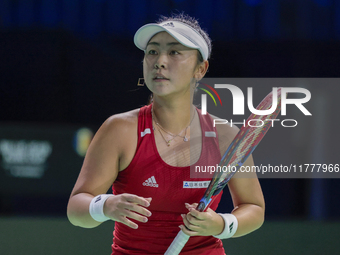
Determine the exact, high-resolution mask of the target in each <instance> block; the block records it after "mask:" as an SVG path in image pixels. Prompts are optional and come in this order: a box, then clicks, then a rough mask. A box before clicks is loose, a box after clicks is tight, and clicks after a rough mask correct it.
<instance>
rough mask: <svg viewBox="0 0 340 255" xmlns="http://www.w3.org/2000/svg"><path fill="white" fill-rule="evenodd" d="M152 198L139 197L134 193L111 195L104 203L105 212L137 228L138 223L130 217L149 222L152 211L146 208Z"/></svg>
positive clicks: (108, 215)
mask: <svg viewBox="0 0 340 255" xmlns="http://www.w3.org/2000/svg"><path fill="white" fill-rule="evenodd" d="M151 200H152V198H151V197H149V198H144V197H139V196H136V195H133V194H126V193H124V194H120V195H115V196H111V197H109V198H108V199H107V200H106V201H105V204H104V208H103V211H104V214H105V216H107V217H109V218H110V219H112V220H114V221H117V222H121V223H123V224H125V225H127V226H129V227H130V228H133V229H137V228H138V225H137V224H136V223H134V222H132V221H131V220H129V219H128V218H130V219H134V220H136V221H139V222H143V223H145V222H147V221H148V217H150V216H151V212H150V211H149V210H148V209H146V207H149V206H150V202H151Z"/></svg>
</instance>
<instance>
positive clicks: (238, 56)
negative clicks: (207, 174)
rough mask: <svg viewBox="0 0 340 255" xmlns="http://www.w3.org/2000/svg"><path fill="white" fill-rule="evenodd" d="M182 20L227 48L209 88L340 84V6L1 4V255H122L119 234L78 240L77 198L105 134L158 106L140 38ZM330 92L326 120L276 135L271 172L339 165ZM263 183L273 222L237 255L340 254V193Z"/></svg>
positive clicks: (331, 1) (305, 121)
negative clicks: (113, 124)
mask: <svg viewBox="0 0 340 255" xmlns="http://www.w3.org/2000/svg"><path fill="white" fill-rule="evenodd" d="M181 11H184V12H185V13H187V14H189V15H192V16H194V17H196V18H198V19H199V21H200V23H201V25H202V27H203V28H205V29H206V30H207V31H208V32H209V34H210V37H211V38H212V40H213V54H212V57H211V60H210V68H209V72H208V74H207V76H206V77H233V78H235V77H240V78H241V77H242V78H247V77H249V78H256V77H272V78H275V77H276V78H283V77H287V78H288V77H292V78H297V77H305V78H315V77H321V78H329V77H339V73H340V65H339V59H340V1H336V0H211V1H206V0H166V1H153V0H125V1H124V0H0V107H1V111H0V161H1V162H0V254H20V253H25V254H110V249H111V248H110V245H111V242H112V231H113V229H114V223H112V222H106V223H104V224H102V225H101V226H100V227H98V228H96V229H80V228H77V227H74V226H72V225H71V224H70V223H69V222H68V221H67V218H66V206H67V201H68V197H69V195H70V192H71V190H72V188H73V185H74V183H75V181H76V178H77V176H78V173H79V170H80V168H81V165H82V161H83V159H84V155H85V153H86V149H87V146H88V144H89V143H90V141H91V138H92V136H93V134H94V133H95V132H96V130H97V129H98V128H99V126H100V125H101V124H102V123H103V122H104V121H105V119H106V118H108V117H109V116H111V115H113V114H116V113H120V112H124V111H128V110H131V109H135V108H138V107H141V106H143V105H145V104H146V103H147V99H148V96H149V92H148V90H147V88H145V87H137V81H138V78H141V77H142V63H141V62H142V59H143V52H142V51H140V50H139V49H137V48H136V47H135V46H134V44H133V35H134V33H135V31H136V30H137V29H138V28H139V27H140V26H142V25H144V24H146V23H150V22H154V21H155V20H157V19H158V18H159V15H165V16H167V15H170V14H171V13H178V12H181ZM327 80H328V79H326V80H319V81H320V82H316V83H310V84H309V83H308V84H306V83H304V84H305V85H300V87H306V88H308V89H309V90H310V92H311V94H312V99H311V101H310V102H309V103H308V104H307V108H308V109H309V110H310V111H311V112H312V114H313V116H312V117H309V118H307V117H305V116H302V115H301V113H300V115H294V116H295V117H296V118H298V119H299V120H301V121H300V122H299V128H296V129H294V130H289V131H286V132H283V131H282V130H281V131H280V129H275V131H270V132H269V134H268V137H266V139H265V140H264V141H263V144H262V145H261V146H260V147H259V149H258V150H257V151H256V153H255V154H254V157H255V159H258V162H267V163H268V162H270V163H271V164H273V165H275V164H276V165H280V164H282V163H287V164H288V163H289V164H291V163H292V164H305V163H322V164H339V157H338V152H339V149H338V148H337V144H338V143H339V137H338V135H336V134H337V133H338V128H339V127H340V123H339V120H337V118H334V119H333V118H332V116H335V117H336V116H338V109H339V108H340V104H339V100H338V99H337V96H338V95H339V93H340V87H339V86H338V85H337V84H338V80H337V79H335V80H334V79H332V82H331V83H327V82H326V81H327ZM308 81H310V79H309V80H308ZM339 81H340V80H339ZM325 82H326V83H327V84H325ZM286 86H287V85H286ZM262 90H263V91H262V93H263V94H262V95H261V96H259V98H263V97H264V95H265V94H267V93H268V92H269V89H268V88H265V89H262ZM244 93H245V94H246V89H244ZM257 93H259V94H261V90H259V91H258V92H257ZM259 94H258V95H259ZM287 117H288V116H287ZM279 131H280V132H279ZM271 132H272V134H271ZM275 132H276V133H275ZM278 137H279V138H278ZM273 143H276V144H277V146H276V147H273V145H272V144H273ZM265 144H267V146H266V145H265ZM264 155H265V156H264ZM268 155H269V156H268ZM260 182H261V185H262V188H263V192H264V196H265V199H266V222H265V224H264V225H263V227H262V228H261V229H260V230H258V231H256V232H254V233H252V234H250V235H248V236H246V237H243V238H237V239H231V240H226V241H224V244H225V249H226V251H227V254H228V255H229V254H230V255H232V254H315V255H316V254H320V255H323V254H340V247H339V245H338V240H339V238H340V234H339V228H340V199H339V198H340V191H339V188H338V186H339V184H340V181H339V180H338V179H336V178H332V179H316V178H292V179H278V178H277V179H260ZM226 193H227V192H226ZM227 195H228V194H227ZM227 195H226V196H225V201H227V203H225V204H223V205H221V206H220V208H219V209H218V210H219V211H224V212H225V211H226V210H230V208H232V205H231V201H230V198H229V196H227Z"/></svg>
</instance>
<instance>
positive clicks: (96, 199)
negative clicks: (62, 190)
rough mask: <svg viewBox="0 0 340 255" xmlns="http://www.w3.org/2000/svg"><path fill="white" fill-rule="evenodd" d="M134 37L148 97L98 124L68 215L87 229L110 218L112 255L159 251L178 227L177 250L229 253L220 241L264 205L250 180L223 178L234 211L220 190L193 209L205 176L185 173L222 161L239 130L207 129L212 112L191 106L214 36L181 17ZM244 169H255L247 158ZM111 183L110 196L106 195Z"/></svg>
mask: <svg viewBox="0 0 340 255" xmlns="http://www.w3.org/2000/svg"><path fill="white" fill-rule="evenodd" d="M134 42H135V44H136V46H137V47H138V48H140V49H141V50H143V51H144V53H145V55H144V59H143V73H144V79H145V84H146V85H147V87H148V88H149V90H150V91H151V92H152V94H153V99H152V103H151V104H150V105H147V106H144V107H142V108H140V109H136V110H132V111H130V112H125V113H122V114H117V115H114V116H111V117H110V118H108V119H107V120H106V121H105V122H104V124H103V125H102V126H101V127H100V129H99V130H98V132H97V133H96V135H95V137H94V139H93V141H92V142H91V145H90V147H89V149H88V152H87V154H86V157H85V160H84V164H83V166H82V169H81V171H80V174H79V177H78V179H77V181H76V184H75V186H74V189H73V191H72V193H71V196H70V199H69V203H68V208H67V215H68V218H69V220H70V222H71V223H72V224H74V225H76V226H80V227H84V228H93V227H96V226H98V225H100V224H101V223H102V222H104V221H106V220H113V221H115V230H114V233H113V235H114V238H113V244H112V254H115V255H116V254H164V252H165V251H166V250H167V248H168V246H169V245H170V244H171V242H172V240H173V239H174V237H175V236H176V235H177V233H178V231H179V230H180V229H182V230H183V231H184V232H185V233H186V234H188V235H190V236H192V237H191V238H190V239H189V241H188V243H187V244H186V245H185V247H184V248H183V250H182V253H181V254H186V255H188V254H195V255H197V254H214V255H219V254H225V250H224V248H223V245H222V241H221V239H225V238H230V237H239V236H243V235H246V234H248V233H250V232H252V231H254V230H256V229H257V228H259V227H260V226H261V225H262V223H263V221H264V208H265V206H264V199H263V195H262V191H261V187H260V185H259V182H258V179H257V178H256V176H252V177H253V178H235V177H234V178H233V179H232V180H231V181H230V182H229V184H228V186H229V191H230V195H231V198H232V201H233V204H234V210H233V211H232V212H231V213H224V214H217V213H216V212H215V210H216V208H217V206H218V204H219V202H220V200H221V194H220V195H219V197H218V198H217V199H215V200H214V202H213V203H212V205H211V206H210V208H209V209H208V210H207V211H205V212H198V211H196V210H195V207H196V205H197V204H196V203H197V202H198V201H199V200H200V199H201V198H202V196H203V194H204V191H205V188H206V185H207V183H208V181H209V180H210V179H207V178H190V165H195V164H196V165H216V164H218V162H219V161H220V159H221V155H223V154H224V152H225V151H226V149H227V148H228V146H229V144H230V143H231V141H232V140H233V138H234V137H235V135H236V134H237V132H238V129H237V128H236V127H230V126H228V125H218V127H217V128H215V127H213V124H212V120H213V117H212V116H210V115H209V114H207V115H202V114H201V112H200V110H199V109H197V108H196V107H195V106H194V105H193V93H194V90H195V88H196V84H197V82H198V81H199V80H201V79H202V78H203V77H204V76H205V74H206V72H207V70H208V66H209V63H208V59H209V57H210V54H211V40H210V39H209V36H208V35H207V33H206V32H204V31H203V30H202V29H201V27H200V25H199V24H198V22H197V21H196V20H195V19H194V18H192V17H189V16H187V15H184V14H178V15H175V16H172V17H163V18H161V20H160V21H159V22H158V23H155V24H147V25H145V26H143V27H141V28H140V29H139V30H138V31H137V32H136V34H135V37H134ZM206 134H209V135H207V136H206ZM194 141H196V142H194ZM245 165H253V161H252V159H251V157H249V158H248V160H247V161H246V163H245ZM111 185H112V189H113V194H106V193H107V191H108V189H109V188H110V186H111ZM202 187H205V188H202ZM179 228H180V229H179Z"/></svg>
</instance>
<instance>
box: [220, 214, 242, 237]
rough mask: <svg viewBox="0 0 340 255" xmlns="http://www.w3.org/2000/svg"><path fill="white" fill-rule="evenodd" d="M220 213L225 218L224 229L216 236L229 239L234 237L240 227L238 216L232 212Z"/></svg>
mask: <svg viewBox="0 0 340 255" xmlns="http://www.w3.org/2000/svg"><path fill="white" fill-rule="evenodd" d="M219 215H221V216H222V218H223V220H224V229H223V231H222V233H221V234H219V235H216V236H214V237H216V238H219V239H227V238H230V237H232V236H233V235H234V234H235V233H236V230H237V227H238V221H237V218H236V217H235V215H233V214H231V213H219Z"/></svg>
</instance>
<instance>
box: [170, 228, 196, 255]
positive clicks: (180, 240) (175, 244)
mask: <svg viewBox="0 0 340 255" xmlns="http://www.w3.org/2000/svg"><path fill="white" fill-rule="evenodd" d="M189 237H190V236H188V235H187V234H185V233H184V232H183V231H182V230H180V231H179V232H178V234H177V236H176V237H175V239H174V240H173V241H172V243H171V245H170V246H169V248H168V249H167V250H166V252H165V253H164V255H178V254H179V253H180V252H181V250H182V249H183V247H184V245H185V244H186V243H187V242H188V240H189Z"/></svg>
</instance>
